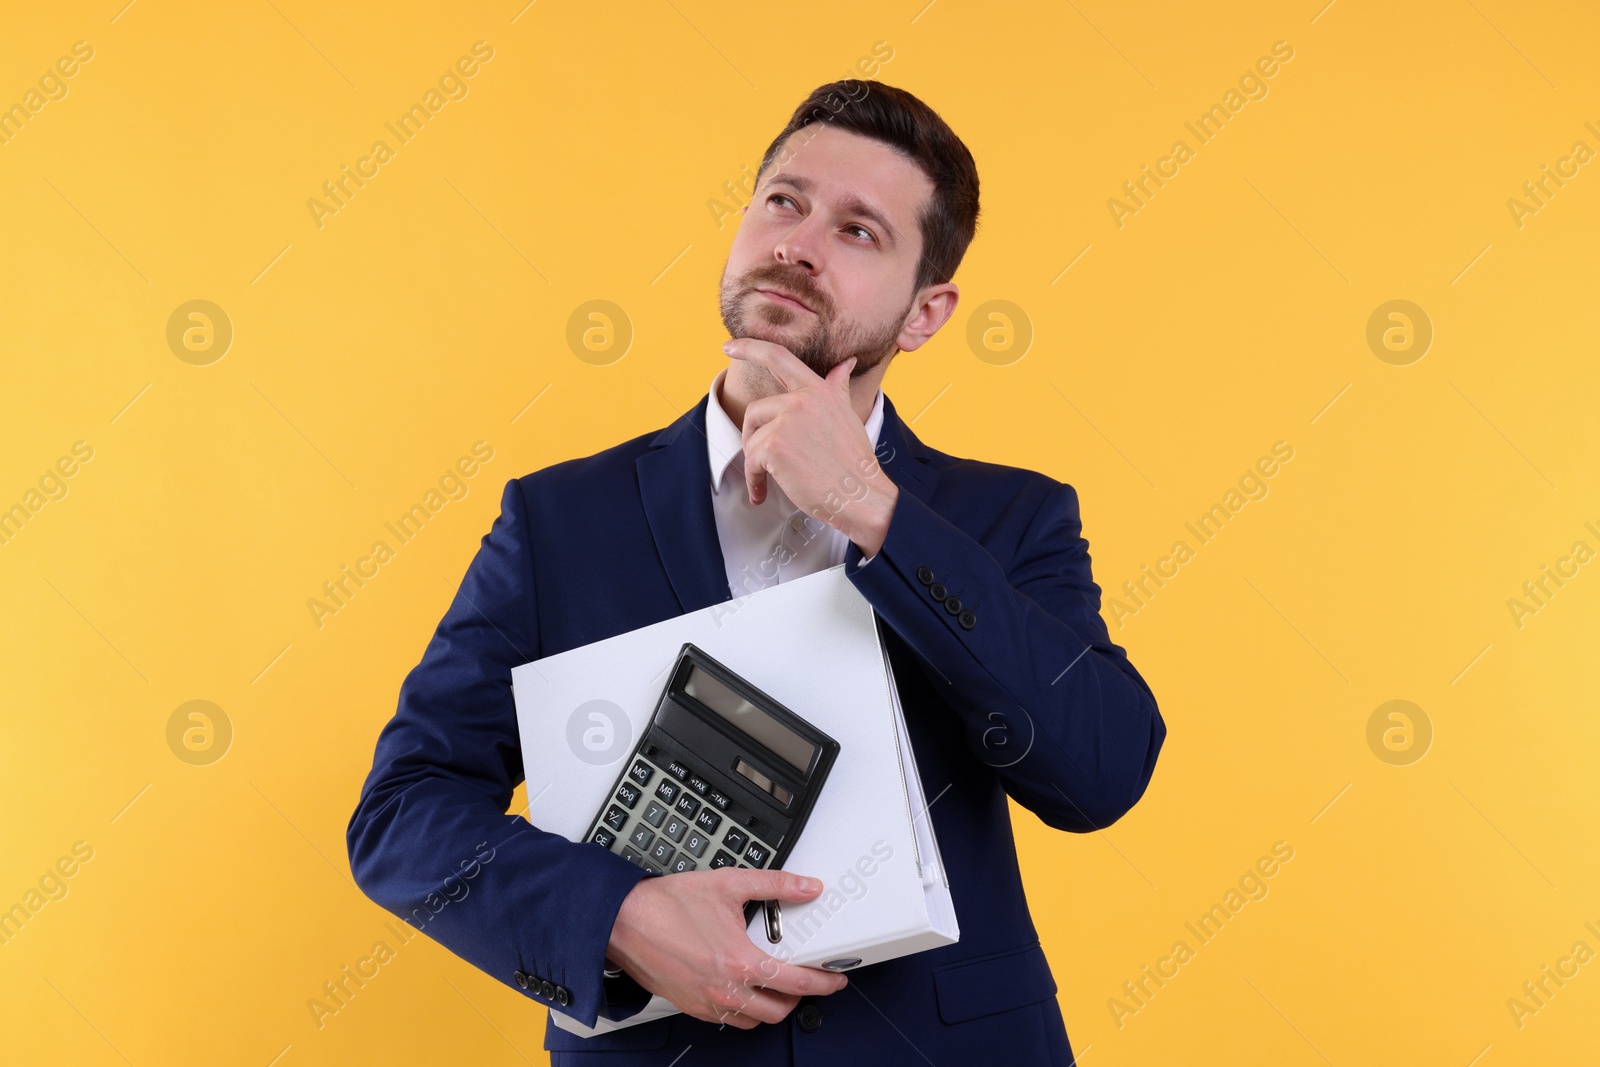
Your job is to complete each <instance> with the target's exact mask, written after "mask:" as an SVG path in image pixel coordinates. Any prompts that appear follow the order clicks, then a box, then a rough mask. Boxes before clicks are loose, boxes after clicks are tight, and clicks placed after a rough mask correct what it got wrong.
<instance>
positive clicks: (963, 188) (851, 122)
mask: <svg viewBox="0 0 1600 1067" xmlns="http://www.w3.org/2000/svg"><path fill="white" fill-rule="evenodd" d="M814 122H828V123H831V124H832V125H833V126H835V127H836V128H838V129H841V130H845V131H848V132H850V133H854V134H859V135H860V136H862V137H870V138H871V139H872V140H874V141H878V142H879V143H881V144H885V145H888V146H889V147H890V148H892V149H894V150H895V151H897V152H899V153H900V154H901V155H902V156H904V157H906V158H907V159H909V160H910V161H911V162H913V163H915V164H916V165H917V167H918V168H919V169H920V170H921V171H922V173H924V174H926V175H927V176H928V180H929V181H931V182H932V183H933V196H932V198H931V199H930V200H929V201H928V204H927V205H926V206H925V207H924V208H923V209H922V211H921V213H920V214H919V215H918V216H917V225H918V227H919V228H920V229H921V231H922V259H921V262H920V263H919V264H918V265H917V275H916V280H915V282H914V283H913V285H912V291H913V292H915V291H917V290H919V289H921V288H923V287H924V286H927V285H937V284H942V283H944V282H947V281H949V280H950V279H951V278H952V277H953V276H954V275H955V272H956V267H958V266H960V264H961V257H962V256H964V255H966V252H967V246H968V245H969V244H971V243H972V235H973V234H974V233H975V232H976V231H977V228H978V167H977V164H976V163H974V162H973V161H972V153H971V152H969V151H967V146H966V145H964V144H962V143H961V138H959V137H957V136H956V135H955V131H954V130H952V129H950V127H949V126H948V125H947V124H946V123H945V121H944V119H942V118H940V117H939V115H938V113H937V112H936V111H934V110H933V108H931V107H929V106H928V105H927V104H924V103H923V102H922V101H921V100H918V99H917V98H916V97H915V96H912V95H911V94H910V93H908V92H906V91H905V90H904V89H896V88H895V87H894V86H892V85H884V84H883V83H882V82H866V81H860V80H858V79H854V78H850V79H846V80H844V81H836V82H829V83H828V84H826V85H820V86H818V87H817V88H816V89H814V90H813V91H812V93H811V95H810V96H808V97H806V98H805V100H804V101H803V102H802V103H801V104H800V106H799V107H797V108H795V110H794V114H793V115H792V116H790V118H789V124H788V125H787V126H785V127H784V128H783V132H782V133H780V134H778V136H777V137H775V138H774V139H773V141H772V144H771V145H770V146H768V148H767V152H766V155H764V156H762V157H761V166H760V167H759V168H757V170H756V177H757V179H758V180H759V179H760V177H761V175H762V174H763V173H765V172H766V169H767V167H768V166H769V165H771V164H772V162H773V160H774V159H775V158H776V157H777V156H778V154H779V152H780V150H781V149H782V148H783V143H784V141H786V140H787V139H788V138H789V136H790V135H791V134H793V133H794V132H795V131H797V130H801V129H804V128H805V127H806V126H809V125H811V124H812V123H814Z"/></svg>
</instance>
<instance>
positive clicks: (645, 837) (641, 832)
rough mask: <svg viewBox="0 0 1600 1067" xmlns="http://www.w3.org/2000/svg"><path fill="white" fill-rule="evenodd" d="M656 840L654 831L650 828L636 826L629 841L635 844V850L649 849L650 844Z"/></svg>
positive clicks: (629, 836)
mask: <svg viewBox="0 0 1600 1067" xmlns="http://www.w3.org/2000/svg"><path fill="white" fill-rule="evenodd" d="M655 839H656V835H655V833H654V831H652V830H651V829H650V827H648V826H642V825H641V826H635V827H634V828H633V833H631V834H629V835H628V840H629V841H632V842H633V845H634V847H635V848H649V847H650V842H652V841H654V840H655Z"/></svg>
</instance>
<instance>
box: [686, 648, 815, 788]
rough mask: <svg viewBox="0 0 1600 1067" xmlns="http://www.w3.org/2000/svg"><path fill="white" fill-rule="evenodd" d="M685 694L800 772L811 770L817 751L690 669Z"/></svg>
mask: <svg viewBox="0 0 1600 1067" xmlns="http://www.w3.org/2000/svg"><path fill="white" fill-rule="evenodd" d="M683 689H684V692H686V693H688V694H689V695H690V696H692V697H694V698H695V699H696V700H698V701H699V702H700V703H702V704H704V705H705V706H706V707H708V708H710V709H711V710H712V711H714V712H716V713H717V714H718V715H720V716H722V718H724V719H726V720H727V721H728V722H729V723H731V724H733V725H734V726H735V727H737V728H738V729H740V730H742V731H744V733H746V734H748V735H749V736H750V737H753V738H755V739H756V740H757V741H759V742H760V743H761V744H763V745H765V746H767V748H769V749H771V750H772V751H773V753H774V754H776V755H777V756H779V757H781V758H782V759H784V760H785V761H787V762H788V763H790V764H792V765H793V766H794V768H795V769H796V770H798V771H802V772H803V771H804V770H805V769H806V768H807V767H809V766H811V758H812V757H813V756H814V755H815V754H816V751H817V747H816V746H815V745H813V744H812V743H811V742H810V741H807V740H806V739H805V738H803V737H801V736H800V735H799V734H797V733H795V732H794V731H793V730H791V729H789V728H788V727H787V726H785V725H783V724H782V723H780V722H778V720H776V719H774V718H773V717H772V716H770V715H768V714H767V713H766V712H764V711H762V710H761V709H760V708H758V707H756V706H755V705H754V704H752V703H750V702H749V701H748V700H746V699H745V698H744V697H742V696H740V695H739V694H738V693H735V692H734V691H733V690H732V689H729V688H728V687H727V686H725V685H723V684H722V683H721V682H719V681H717V679H715V678H713V677H712V676H711V675H709V674H707V673H706V672H705V671H703V670H701V669H700V668H699V667H697V666H695V667H691V668H690V669H689V677H688V678H687V679H686V680H685V681H684V685H683Z"/></svg>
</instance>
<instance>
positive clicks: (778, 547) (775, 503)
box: [706, 367, 883, 597]
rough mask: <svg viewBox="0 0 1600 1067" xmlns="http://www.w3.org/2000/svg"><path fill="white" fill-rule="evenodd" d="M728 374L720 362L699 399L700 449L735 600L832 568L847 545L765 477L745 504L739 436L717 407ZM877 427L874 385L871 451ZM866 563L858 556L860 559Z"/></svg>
mask: <svg viewBox="0 0 1600 1067" xmlns="http://www.w3.org/2000/svg"><path fill="white" fill-rule="evenodd" d="M727 373H728V369H727V368H726V367H724V368H722V370H720V371H718V372H717V376H716V377H715V378H713V379H712V380H711V390H710V393H709V395H708V396H707V397H706V454H707V456H708V458H709V459H710V461H711V510H712V513H713V514H714V515H715V516H716V521H717V540H718V541H720V542H721V543H722V560H723V563H724V565H725V566H726V568H727V572H728V589H729V590H730V591H731V592H732V593H733V595H734V596H736V597H740V596H744V595H745V594H746V593H754V592H755V591H756V590H758V589H764V588H766V587H767V586H769V585H778V584H780V583H782V582H792V581H794V580H795V579H796V578H803V577H805V576H806V575H808V574H814V573H816V572H817V571H820V570H826V569H827V568H829V567H835V566H838V565H839V564H841V563H843V562H844V556H845V552H846V550H847V549H848V548H849V547H850V542H849V539H848V538H846V537H845V535H844V534H843V533H842V532H841V531H839V530H836V529H834V528H833V527H832V526H829V525H828V524H827V523H825V522H823V521H822V520H821V519H818V518H816V517H815V516H812V515H807V514H806V513H805V512H804V511H802V510H800V509H799V508H797V507H795V505H794V504H793V503H792V502H790V500H789V498H788V496H787V495H785V494H784V491H783V489H782V488H781V487H780V486H779V485H778V480H777V479H776V478H774V477H772V476H771V475H768V476H767V497H766V499H765V500H764V501H762V503H760V504H759V505H756V504H751V503H750V494H749V492H748V491H747V490H746V488H745V481H744V438H743V435H742V434H741V433H740V432H739V428H738V427H737V426H735V425H734V424H733V420H732V419H730V418H729V417H728V413H727V412H726V411H725V410H723V407H722V380H723V378H725V377H726V376H727ZM882 426H883V390H882V389H879V390H878V395H877V396H876V397H875V398H874V399H873V402H872V414H870V415H868V416H867V421H866V425H865V429H866V432H867V437H868V438H869V439H871V441H872V446H873V448H874V450H876V448H877V446H878V431H879V430H880V429H881V428H882ZM866 562H867V559H866V558H865V557H863V558H862V560H861V563H866ZM860 565H861V564H860V563H858V564H857V566H860Z"/></svg>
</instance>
